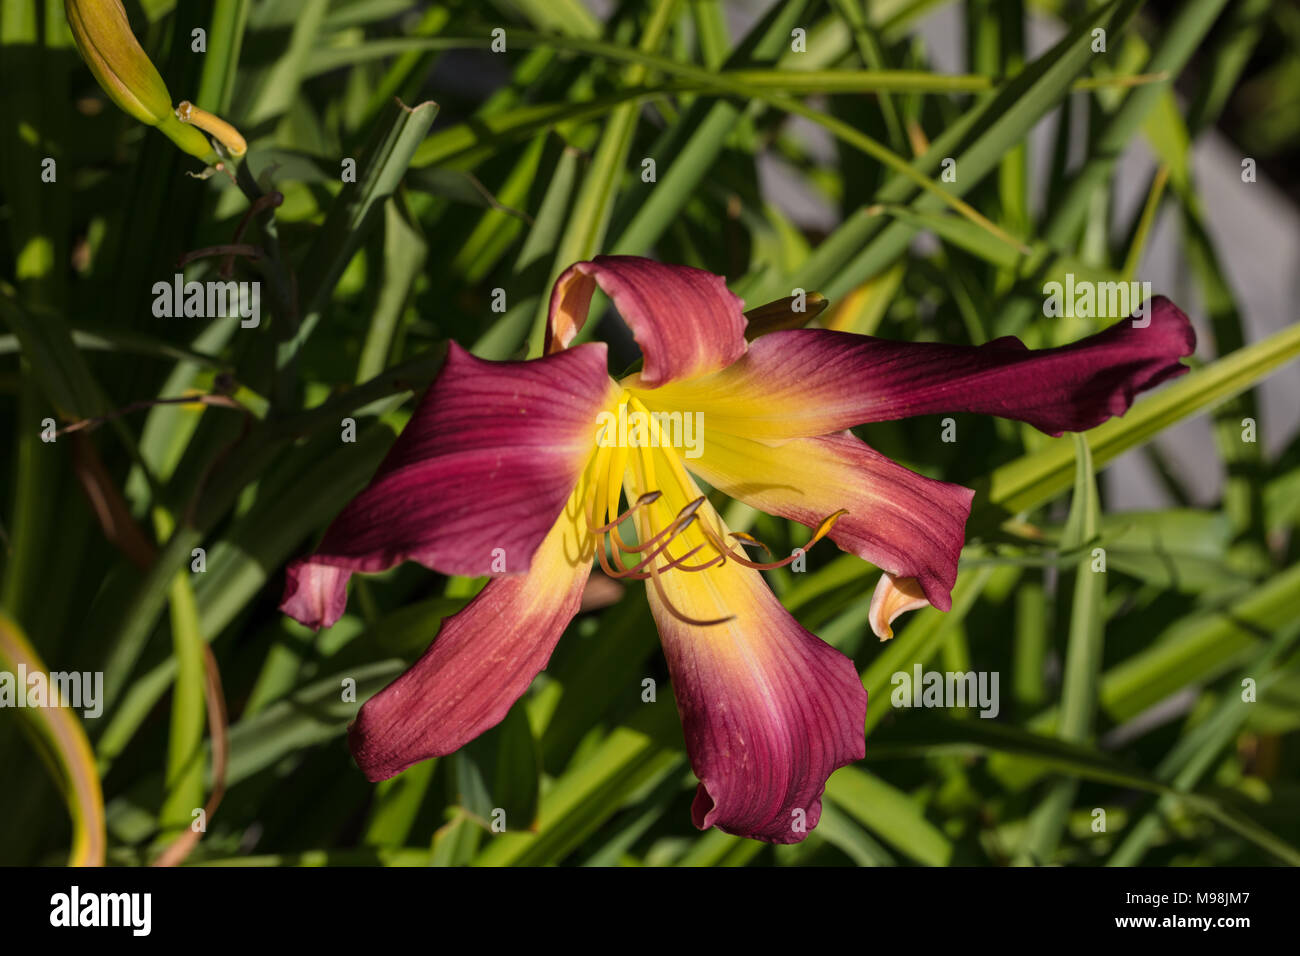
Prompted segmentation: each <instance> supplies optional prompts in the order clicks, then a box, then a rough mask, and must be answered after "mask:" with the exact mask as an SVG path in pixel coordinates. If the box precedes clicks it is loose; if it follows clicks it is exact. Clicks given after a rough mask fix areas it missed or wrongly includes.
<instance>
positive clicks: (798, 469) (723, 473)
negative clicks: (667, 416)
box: [687, 419, 975, 611]
mask: <svg viewBox="0 0 1300 956" xmlns="http://www.w3.org/2000/svg"><path fill="white" fill-rule="evenodd" d="M706 421H707V419H706ZM701 451H702V454H701V456H700V457H699V458H697V459H693V460H688V461H687V467H689V468H690V469H691V471H693V472H695V473H696V474H697V475H699V476H700V477H701V478H703V479H704V480H705V481H707V482H708V483H709V484H711V485H713V487H715V488H717V489H718V490H719V491H722V492H724V493H726V494H727V495H729V496H731V497H732V498H737V499H739V500H741V501H743V502H745V503H746V504H749V505H753V506H754V507H755V508H758V509H759V510H760V511H766V512H767V513H769V514H775V515H780V516H782V517H784V518H792V519H794V520H795V521H799V522H802V523H803V524H806V525H808V526H809V527H814V528H815V527H816V526H817V525H818V524H819V523H820V522H821V521H822V519H824V518H826V517H827V516H828V515H830V514H833V513H834V512H836V511H838V510H840V509H841V508H842V509H845V510H847V511H848V514H846V515H843V516H841V517H840V518H839V519H838V520H837V521H836V522H835V525H834V527H833V528H832V529H831V532H830V535H829V537H830V538H831V540H832V541H834V542H835V543H836V544H838V545H839V546H840V547H841V548H843V549H844V550H845V551H848V552H850V553H851V554H856V555H858V556H859V557H861V558H865V559H866V560H868V561H870V562H871V563H872V564H874V565H876V566H877V567H879V568H881V569H882V570H884V571H888V572H890V573H891V574H895V575H898V576H901V577H908V578H917V579H919V581H920V586H921V587H922V588H923V589H924V593H925V595H926V597H928V598H929V600H930V603H931V604H933V605H934V606H935V607H937V608H939V609H940V610H941V611H946V610H948V609H949V608H950V607H951V606H952V600H951V598H950V596H949V592H951V591H952V586H953V583H954V582H955V581H956V579H957V558H958V556H959V555H960V554H961V548H962V544H963V543H964V541H965V534H966V519H967V517H969V515H970V506H971V499H972V498H973V497H974V495H975V492H973V491H971V490H970V489H969V488H963V487H962V486H961V485H954V484H949V483H948V482H946V481H936V480H934V479H932V478H926V477H923V476H922V475H918V474H916V473H915V472H913V471H909V470H908V469H906V468H904V467H903V466H902V465H899V464H896V463H894V462H892V461H890V460H889V459H888V458H886V457H885V456H884V455H881V454H880V453H879V452H876V451H874V450H873V449H872V448H870V447H869V446H868V445H867V444H866V443H865V442H863V441H861V440H859V439H858V438H855V437H854V436H853V435H850V434H840V435H825V436H822V437H819V438H796V439H794V440H792V441H790V442H788V443H786V444H783V445H780V446H776V447H773V446H770V445H764V444H762V443H760V442H756V441H750V440H749V439H747V438H738V437H736V436H735V435H729V434H727V433H725V432H719V431H715V430H713V429H711V428H708V427H706V428H705V431H704V439H703V441H702V442H701ZM778 557H780V556H779V555H778Z"/></svg>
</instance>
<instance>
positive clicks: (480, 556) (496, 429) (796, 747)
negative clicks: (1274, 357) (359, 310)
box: [281, 256, 1195, 843]
mask: <svg viewBox="0 0 1300 956" xmlns="http://www.w3.org/2000/svg"><path fill="white" fill-rule="evenodd" d="M597 286H599V287H600V288H601V289H602V290H603V291H604V292H605V293H606V294H607V295H608V296H609V298H610V299H611V300H612V302H613V304H614V306H615V308H616V309H617V311H618V312H619V313H620V314H621V315H622V317H623V319H624V321H625V322H626V323H627V324H628V325H629V326H630V327H631V330H632V332H633V334H634V336H635V338H636V341H637V342H638V343H639V345H640V347H641V351H642V354H643V357H644V367H643V368H642V369H641V370H640V371H638V372H636V373H635V374H631V375H629V376H627V377H625V378H623V379H621V380H619V381H615V380H613V379H611V378H610V376H609V373H608V372H607V371H606V349H605V346H604V345H603V344H601V343H591V344H582V345H576V346H573V347H568V346H569V345H570V343H571V342H572V341H573V339H574V336H575V335H576V334H577V332H578V331H579V329H580V328H581V327H582V325H583V323H584V322H585V321H586V319H587V311H588V308H589V306H590V301H591V296H592V293H593V291H594V290H595V288H596V287H597ZM741 309H742V303H741V301H740V299H738V298H737V297H736V296H735V295H733V294H732V293H731V292H730V291H728V289H727V287H726V284H725V282H724V280H723V279H722V278H721V277H720V276H715V275H712V274H710V273H707V272H703V271H700V270H698V269H691V268H686V267H681V266H667V265H660V264H658V263H655V262H652V261H649V260H646V259H640V258H634V257H627V256H603V257H599V258H597V259H595V260H593V261H591V262H580V263H578V264H577V265H575V266H573V267H572V268H570V269H569V270H568V271H566V272H565V273H564V274H563V275H562V276H561V277H560V278H559V280H558V281H557V283H556V285H555V289H554V291H553V293H552V296H551V302H550V316H549V325H548V334H547V344H546V354H545V356H544V357H542V358H539V359H536V360H533V361H526V362H489V361H483V360H480V359H477V358H474V357H473V356H471V355H470V354H469V353H467V352H465V351H464V350H462V349H461V348H459V347H458V346H456V345H455V344H452V345H451V346H450V348H449V352H448V355H447V361H446V364H445V366H444V368H443V369H442V371H441V373H440V375H439V377H438V379H437V380H436V381H435V382H434V383H433V385H432V386H431V387H430V388H429V390H428V392H427V393H426V395H425V397H424V399H423V400H422V401H421V403H420V405H419V407H418V409H417V411H416V412H415V415H414V417H413V418H412V419H411V421H410V423H409V424H408V426H407V427H406V429H405V430H404V431H403V432H402V434H401V436H400V438H399V439H398V440H397V442H396V444H395V445H394V446H393V449H392V451H391V452H390V453H389V455H388V457H387V458H386V459H385V460H384V462H383V464H382V465H381V466H380V468H379V470H378V472H377V474H376V475H375V476H374V478H373V480H372V481H371V483H370V485H369V486H368V487H367V488H366V489H365V490H364V491H362V492H361V493H360V494H359V495H358V496H357V497H356V498H355V499H353V501H352V502H350V503H349V504H348V505H347V507H346V508H345V509H344V510H343V512H342V513H341V514H340V515H339V516H338V518H337V519H336V520H335V521H334V522H333V524H332V525H331V526H330V527H329V529H328V530H327V531H326V533H325V536H324V539H323V540H322V541H321V544H320V547H319V548H318V549H317V551H316V552H315V553H314V554H313V555H311V556H310V557H308V558H306V559H303V560H299V561H295V562H293V563H292V564H291V565H290V567H289V569H288V574H287V582H286V588H285V595H284V600H283V603H282V605H281V607H282V609H283V610H284V611H285V612H286V613H288V614H290V615H292V616H293V617H295V618H297V619H298V620H299V621H302V622H303V623H306V624H310V625H314V626H318V627H319V626H328V625H330V624H332V623H333V622H334V621H336V620H337V619H338V618H339V616H340V615H341V614H342V613H343V610H344V606H345V604H346V601H347V594H346V585H347V580H348V578H349V576H350V575H351V574H352V573H353V572H357V571H361V572H375V571H381V570H384V569H386V568H389V567H391V566H393V565H395V564H396V563H398V562H400V561H404V560H414V561H418V562H420V563H421V564H424V565H425V566H427V567H429V568H433V569H436V570H438V571H441V572H443V573H445V574H453V575H493V577H492V579H491V580H490V581H489V582H488V584H487V585H486V587H484V589H483V590H482V592H480V593H479V595H478V596H477V597H476V598H475V599H474V600H473V601H471V602H470V603H469V604H468V605H467V606H466V607H465V608H464V609H463V610H461V611H460V612H459V613H458V614H456V615H454V616H453V617H451V618H449V619H448V620H446V621H445V622H444V623H443V626H442V630H441V632H440V633H439V634H438V636H437V639H436V640H435V641H434V643H433V645H432V646H431V647H430V648H429V650H428V651H427V652H426V653H425V654H424V656H423V657H421V658H420V660H419V661H418V662H417V663H416V664H415V665H414V666H412V667H411V668H410V669H409V670H408V671H406V673H404V674H403V675H402V676H400V677H399V678H397V680H395V681H394V682H393V683H392V684H390V685H389V686H388V687H387V688H385V689H384V690H382V691H380V692H379V693H378V694H376V695H375V696H374V697H372V698H371V699H370V700H369V701H367V702H366V703H365V705H364V706H363V707H362V708H361V710H360V712H359V713H358V715H357V719H356V721H355V723H354V724H353V726H352V728H351V730H350V735H349V737H350V743H351V747H352V752H353V754H354V756H355V758H356V760H357V763H358V764H359V765H360V767H361V769H362V770H363V771H364V772H365V773H366V775H367V776H368V777H369V778H370V779H371V780H382V779H386V778H388V777H391V776H393V775H395V774H397V773H400V772H401V771H402V770H404V769H405V768H407V767H409V766H411V765H412V764H414V763H416V762H418V761H421V760H425V759H427V758H429V757H434V756H438V755H441V754H447V753H451V752H452V751H455V750H456V749H458V748H459V747H460V746H461V745H463V744H464V743H466V742H467V741H469V740H471V739H472V738H474V737H475V736H477V735H478V734H480V733H482V732H483V731H484V730H486V729H488V728H489V727H491V726H493V725H494V724H496V723H497V722H499V721H500V720H501V719H502V718H503V717H504V716H505V714H506V712H507V711H508V710H509V708H510V706H511V705H512V704H513V703H514V702H515V701H516V700H517V699H518V698H519V697H520V695H522V694H523V693H524V691H525V690H526V689H527V688H528V686H529V684H530V683H531V681H532V679H533V677H534V676H535V675H536V674H537V673H538V672H539V671H540V670H541V669H542V668H544V667H545V666H546V663H547V660H548V659H549V657H550V654H551V650H552V648H553V647H554V646H555V643H556V641H557V640H558V639H559V637H560V635H561V633H562V632H563V631H564V629H565V626H566V625H567V624H568V622H569V621H570V620H571V619H572V618H573V617H574V615H575V614H576V613H577V612H578V608H579V601H580V599H581V597H582V592H583V587H584V584H585V583H586V581H587V578H588V574H589V573H590V571H591V568H592V564H593V561H596V562H599V563H600V564H601V566H602V567H603V568H604V570H605V573H606V574H609V575H611V576H613V577H620V578H644V579H646V580H647V583H648V593H649V600H650V607H651V610H652V612H653V614H654V617H655V621H656V623H657V624H658V628H659V634H660V637H661V639H662V642H663V647H664V651H665V654H666V656H667V659H668V666H669V671H670V673H671V676H672V682H673V688H674V690H675V692H676V696H677V706H678V710H679V712H680V714H681V719H682V723H683V726H684V730H685V736H686V743H687V747H688V749H689V752H690V757H691V764H692V767H693V769H694V771H695V774H696V776H697V777H698V778H699V780H700V786H699V789H698V791H697V793H696V797H695V803H694V806H693V808H692V816H693V818H694V822H695V824H696V825H697V826H699V827H700V828H707V827H710V826H718V827H720V828H721V829H723V830H725V831H727V832H730V833H734V834H739V835H742V836H747V837H754V838H758V839H762V840H769V841H772V842H777V843H791V842H796V841H798V840H800V839H802V838H803V836H804V830H803V828H800V827H799V826H797V825H795V822H796V820H801V821H802V822H803V823H804V825H805V827H806V828H807V829H811V828H812V827H813V826H815V825H816V823H817V820H818V817H819V815H820V812H821V795H822V792H823V790H824V789H825V783H826V778H827V777H828V776H829V775H830V773H831V772H832V771H833V770H835V769H836V768H837V767H840V766H843V765H844V764H847V763H850V762H852V761H854V760H858V759H860V758H861V757H862V756H863V753H864V735H863V722H864V719H865V716H866V705H867V699H866V692H865V690H864V689H863V686H862V683H861V680H860V679H859V677H858V674H857V672H856V670H855V669H854V666H853V663H852V662H851V661H850V660H849V659H848V658H847V657H845V656H844V655H843V654H841V653H840V652H838V651H836V650H834V649H833V648H831V647H830V646H829V645H827V644H825V643H823V642H822V641H821V640H819V639H818V638H817V637H816V636H815V635H813V634H812V633H810V632H809V631H807V630H806V629H804V628H803V627H802V626H801V625H800V624H799V623H798V622H797V621H796V620H795V619H794V617H793V616H792V615H791V614H790V613H789V612H788V611H786V610H785V608H784V607H783V606H782V605H781V603H780V601H778V600H777V598H776V596H775V595H774V594H773V593H772V591H771V590H769V588H768V587H767V584H766V583H765V582H764V581H763V578H762V575H761V573H760V570H761V569H763V568H768V567H772V566H774V565H775V564H781V563H786V562H788V561H789V560H791V559H786V562H773V563H771V564H762V563H759V562H756V561H752V560H750V559H749V558H748V557H747V556H746V553H745V551H744V548H745V547H746V546H749V545H752V544H755V543H756V542H755V541H754V539H752V538H750V537H749V536H748V535H732V534H730V532H729V531H728V529H727V526H726V525H725V524H724V522H723V520H722V518H721V517H720V515H719V514H718V512H717V511H716V510H715V509H714V507H713V505H712V504H711V503H710V502H709V501H708V499H707V498H705V497H704V496H703V495H702V494H701V491H700V488H699V486H698V485H697V484H696V478H697V477H698V478H701V479H703V480H704V481H706V482H707V483H708V484H709V485H711V486H712V487H713V488H715V489H717V490H718V491H720V492H723V493H725V494H727V495H729V496H731V497H733V498H736V499H738V500H740V501H743V502H746V503H748V504H750V505H753V506H755V507H757V508H759V509H761V510H763V511H767V512H769V513H771V514H774V515H780V516H782V517H786V518H791V519H793V520H795V521H797V522H800V523H802V524H805V525H808V526H809V527H811V528H813V529H815V531H814V532H813V534H812V536H811V537H812V541H816V540H817V539H819V538H821V537H823V536H828V537H830V539H831V540H833V541H834V542H835V543H836V544H838V545H839V546H840V547H841V548H842V549H844V550H845V551H849V552H851V553H853V554H856V555H859V556H861V557H862V558H865V559H866V560H867V561H870V562H872V563H874V564H876V565H877V566H879V567H880V568H881V569H882V570H883V572H884V574H883V575H882V577H881V580H880V583H879V585H878V586H877V588H876V592H875V595H874V597H873V598H872V605H871V609H870V610H871V624H872V627H873V628H874V629H875V631H876V633H877V634H878V635H880V636H881V637H882V638H884V637H888V636H890V634H891V632H890V630H889V628H890V623H891V622H892V621H893V619H894V618H895V617H896V616H897V615H898V614H900V613H901V612H902V611H904V610H907V609H910V608H915V607H920V606H923V605H925V604H931V605H933V606H935V607H937V608H939V609H940V610H945V611H946V610H948V609H949V608H950V607H951V597H950V591H951V590H952V587H953V584H954V582H955V580H956V575H957V558H958V554H959V552H960V550H961V547H962V544H963V541H964V529H965V523H966V518H967V515H968V513H969V511H970V504H971V498H972V496H973V495H974V492H972V491H970V490H969V489H967V488H962V487H960V486H958V485H953V484H948V483H946V482H942V481H935V480H933V479H930V478H924V477H922V476H920V475H917V474H914V473H913V472H911V471H909V470H907V469H906V468H903V467H902V466H900V465H897V464H894V463H893V462H892V461H890V460H889V459H887V458H885V457H884V456H882V455H880V454H878V453H877V452H875V451H873V450H872V449H871V448H869V447H868V446H867V445H866V444H865V443H864V442H863V441H862V440H861V439H859V438H857V437H855V436H854V435H853V434H852V433H850V432H849V431H848V429H849V428H850V427H852V426H855V425H860V424H863V423H867V422H877V421H885V420H889V419H898V418H906V417H911V416H914V415H927V414H932V413H936V412H961V411H970V412H978V413H983V414H991V415H1000V416H1003V417H1006V418H1013V419H1017V420H1020V421H1024V422H1029V423H1030V424H1032V425H1034V426H1036V427H1038V428H1040V429H1042V430H1043V431H1045V432H1047V433H1049V434H1052V435H1057V434H1060V433H1061V432H1062V431H1065V430H1081V429H1086V428H1091V427H1092V426H1094V425H1096V424H1098V423H1099V422H1101V421H1103V420H1105V419H1106V418H1109V417H1110V416H1112V415H1119V414H1122V413H1123V412H1124V411H1125V410H1126V409H1127V408H1128V407H1129V405H1130V403H1131V402H1132V400H1133V397H1134V395H1135V394H1136V393H1137V392H1139V391H1142V390H1143V389H1147V388H1150V387H1151V386H1153V385H1155V384H1156V383H1158V382H1161V381H1163V380H1165V379H1167V378H1170V377H1172V376H1174V375H1177V374H1179V373H1180V372H1183V371H1185V369H1184V367H1183V366H1182V365H1181V364H1180V363H1179V361H1178V359H1179V358H1180V357H1181V356H1185V355H1189V354H1190V353H1191V352H1192V349H1193V346H1194V344H1195V340H1194V336H1193V333H1192V329H1191V326H1190V324H1189V323H1188V321H1187V317H1186V316H1184V315H1183V313H1182V312H1180V311H1179V310H1178V308H1177V307H1175V306H1174V305H1173V304H1172V303H1170V302H1169V301H1168V300H1165V299H1155V300H1153V302H1152V303H1151V304H1150V323H1149V325H1147V326H1146V327H1144V328H1135V327H1134V326H1133V325H1132V323H1130V322H1122V323H1120V324H1118V325H1116V326H1114V327H1112V328H1110V329H1107V330H1106V331H1104V332H1102V333H1100V334H1098V335H1094V336H1092V337H1090V338H1088V339H1085V340H1083V341H1081V342H1077V343H1075V344H1073V345H1069V346H1066V347H1064V348H1056V349H1045V350H1041V351H1030V350H1029V349H1027V348H1026V347H1025V346H1024V345H1023V344H1021V343H1020V342H1019V341H1018V340H1016V339H1012V338H1005V339H999V340H997V341H994V342H990V343H988V344H986V345H982V346H979V347H973V346H950V345H938V344H912V343H906V342H890V341H885V340H882V339H877V338H872V337H869V336H862V335H854V334H849V333H843V332H834V331H827V330H818V329H795V330H788V331H778V332H773V333H771V334H768V335H764V336H761V337H759V338H757V339H756V340H755V341H753V342H752V343H747V342H746V339H745V327H746V321H745V316H744V313H743V312H742V311H741ZM621 407H625V409H626V410H627V411H625V412H624V417H625V418H628V419H630V418H631V417H632V413H634V412H642V413H643V414H645V415H646V418H645V421H647V422H650V423H652V424H650V425H649V426H648V427H649V429H650V431H651V432H652V433H654V432H655V430H656V429H659V438H660V439H661V440H660V442H659V447H646V443H645V442H644V436H641V439H642V440H641V441H640V443H639V445H638V447H625V446H619V445H617V444H613V445H612V446H611V443H610V442H608V441H600V440H598V439H600V438H601V437H602V435H601V434H600V429H601V428H602V427H604V428H607V427H608V426H607V425H604V426H601V425H598V424H597V422H598V421H602V420H603V421H605V422H608V421H609V420H610V416H614V417H617V413H618V412H619V410H620V408H621ZM655 412H658V413H665V414H670V413H674V412H676V413H684V414H689V413H693V412H702V413H703V422H704V430H703V441H702V444H701V445H700V454H699V457H698V458H686V457H684V456H683V455H681V454H680V453H679V449H676V448H673V447H664V446H665V445H666V444H669V442H667V441H664V440H663V439H665V438H671V437H672V436H671V435H664V434H663V430H664V429H668V428H670V425H671V421H672V420H671V419H670V418H667V417H663V416H660V417H659V418H658V419H656V418H655V416H654V415H653V414H651V413H655ZM603 413H608V414H603ZM665 423H668V424H665ZM629 433H631V430H629ZM604 437H608V436H607V435H605V436H604ZM629 443H631V442H629ZM629 525H634V526H635V531H636V537H635V540H636V542H637V543H632V540H631V535H630V534H628V533H627V532H628V531H629V530H630V529H629ZM810 543H811V542H810Z"/></svg>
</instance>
